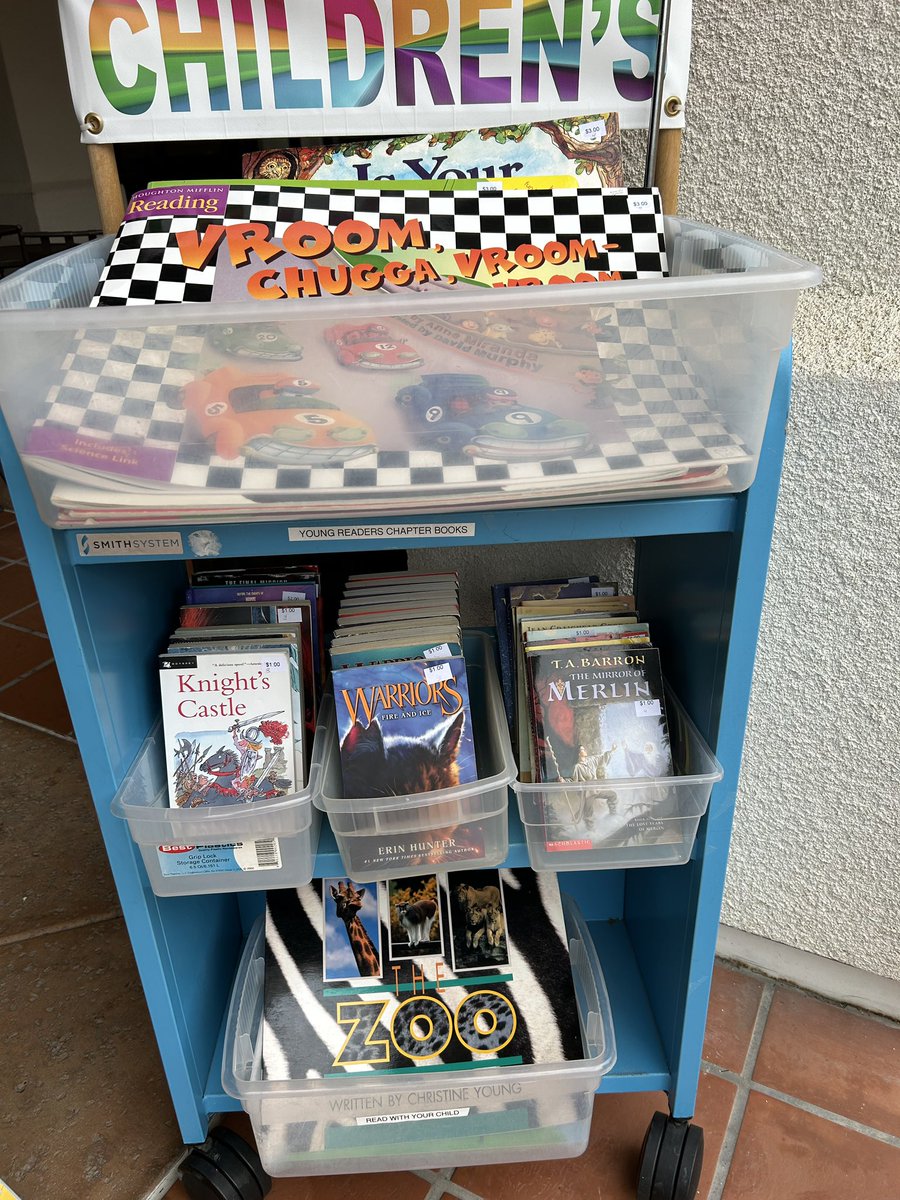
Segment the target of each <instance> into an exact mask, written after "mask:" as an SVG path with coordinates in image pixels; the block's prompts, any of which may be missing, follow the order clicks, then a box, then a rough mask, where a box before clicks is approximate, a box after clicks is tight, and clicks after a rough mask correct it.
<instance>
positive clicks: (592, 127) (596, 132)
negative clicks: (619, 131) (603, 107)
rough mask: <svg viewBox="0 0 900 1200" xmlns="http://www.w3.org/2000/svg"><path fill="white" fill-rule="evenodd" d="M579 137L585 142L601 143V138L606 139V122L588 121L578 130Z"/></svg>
mask: <svg viewBox="0 0 900 1200" xmlns="http://www.w3.org/2000/svg"><path fill="white" fill-rule="evenodd" d="M578 135H579V137H580V138H582V139H583V140H584V141H585V142H599V141H600V139H601V138H604V137H606V122H605V121H588V123H587V124H586V125H582V126H581V128H580V129H579V130H578Z"/></svg>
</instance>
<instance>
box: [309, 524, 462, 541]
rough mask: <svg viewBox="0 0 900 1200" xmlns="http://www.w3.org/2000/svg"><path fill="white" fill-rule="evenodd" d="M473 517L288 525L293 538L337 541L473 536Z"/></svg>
mask: <svg viewBox="0 0 900 1200" xmlns="http://www.w3.org/2000/svg"><path fill="white" fill-rule="evenodd" d="M474 536H475V522H474V521H447V522H435V523H434V524H430V523H429V524H421V523H418V522H411V523H410V524H408V525H390V524H385V525H293V526H291V527H290V528H289V529H288V539H289V540H290V541H292V542H340V541H353V542H355V541H361V540H362V539H364V538H365V539H375V540H376V541H380V540H384V539H385V538H408V539H412V538H473V537H474Z"/></svg>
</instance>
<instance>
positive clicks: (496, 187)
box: [478, 179, 503, 196]
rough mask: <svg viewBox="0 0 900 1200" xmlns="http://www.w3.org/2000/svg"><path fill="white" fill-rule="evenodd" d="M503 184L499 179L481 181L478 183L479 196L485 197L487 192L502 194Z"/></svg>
mask: <svg viewBox="0 0 900 1200" xmlns="http://www.w3.org/2000/svg"><path fill="white" fill-rule="evenodd" d="M502 191H503V184H502V183H501V181H500V180H499V179H480V180H479V181H478V195H479V196H483V195H484V194H485V192H502Z"/></svg>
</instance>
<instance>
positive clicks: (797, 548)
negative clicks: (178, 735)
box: [415, 0, 900, 980]
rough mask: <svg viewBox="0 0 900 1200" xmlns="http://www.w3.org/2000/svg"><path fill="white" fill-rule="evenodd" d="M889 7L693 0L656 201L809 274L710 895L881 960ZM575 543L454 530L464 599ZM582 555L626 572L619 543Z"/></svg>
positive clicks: (796, 939) (892, 796) (896, 330)
mask: <svg viewBox="0 0 900 1200" xmlns="http://www.w3.org/2000/svg"><path fill="white" fill-rule="evenodd" d="M898 11H900V10H898V7H897V6H896V5H895V4H894V3H893V2H891V3H887V2H884V3H881V2H870V3H862V2H861V0H851V3H849V4H843V5H840V6H826V5H822V4H820V3H818V2H817V0H803V2H796V0H795V2H794V3H781V4H777V5H776V4H768V5H765V6H763V7H762V8H761V7H759V6H755V7H754V6H749V5H747V4H746V3H745V2H744V0H694V50H693V60H692V81H691V90H690V95H689V104H688V110H687V131H686V134H685V139H684V154H683V166H682V191H681V204H680V209H681V211H682V212H683V213H684V214H685V215H687V216H690V217H694V218H696V219H699V220H704V221H708V222H709V223H710V224H713V225H719V226H723V227H726V228H731V229H735V230H739V231H741V232H744V233H748V234H750V235H752V236H754V237H757V238H759V239H761V240H763V241H766V242H769V243H771V244H773V245H775V246H778V247H780V248H781V249H784V250H788V251H791V252H793V253H796V254H798V255H801V256H803V257H806V258H809V259H812V260H813V261H815V262H817V263H819V264H820V265H821V266H822V268H823V270H824V272H825V277H826V283H825V285H824V286H823V287H822V288H820V289H819V290H818V291H817V292H815V293H807V294H806V295H805V296H804V297H802V299H801V304H800V310H799V313H798V317H797V321H796V325H795V366H794V395H793V406H792V410H791V417H790V422H789V428H788V445H787V454H786V460H785V472H784V484H783V488H782V493H781V499H780V503H779V507H778V516H777V521H776V529H775V545H774V550H773V555H772V563H771V569H770V573H769V580H768V587H767V592H766V602H765V610H764V615H763V622H762V632H761V637H760V645H759V653H758V659H757V670H756V676H755V683H754V690H753V702H752V707H751V713H750V723H749V731H748V736H747V744H746V750H745V756H744V767H743V771H742V775H741V781H740V792H739V799H738V809H737V817H736V825H735V834H734V842H733V847H732V853H731V861H730V866H729V872H728V883H727V889H726V896H725V907H724V913H723V917H724V920H725V921H726V922H727V923H728V924H730V925H732V926H736V927H737V928H739V929H743V930H747V931H750V932H753V933H758V934H761V935H763V936H765V937H769V938H772V939H774V940H776V941H780V942H784V943H786V944H788V945H790V946H795V947H798V948H800V949H803V950H809V951H812V952H813V953H816V954H820V955H824V956H826V957H830V958H834V959H837V960H839V961H841V962H845V963H850V964H852V965H853V966H857V967H861V968H864V969H866V970H869V971H873V972H875V973H877V974H880V975H884V976H886V977H888V978H893V979H897V980H900V933H898V915H900V869H898V860H900V784H898V780H900V732H898V731H900V637H898V624H900V582H898V550H900V540H898V531H900V505H898V499H897V497H898V490H900V480H898V473H900V387H898V377H900V286H898V264H900V200H898V181H900V153H898V146H900V124H898V114H897V103H896V101H897V97H898V95H900V87H898V75H897V54H896V49H897V45H898V44H900V21H898ZM627 145H628V149H629V151H630V154H631V161H630V166H631V170H630V175H631V177H632V178H633V179H634V181H635V182H637V181H638V179H639V176H640V163H639V162H638V160H637V156H638V155H639V154H640V153H641V147H640V145H639V144H637V143H636V141H635V139H633V138H632V139H629V140H628V142H627ZM614 549H616V550H621V547H616V548H614ZM586 550H587V546H586V544H585V543H581V544H580V548H576V552H575V554H572V553H571V552H570V550H568V549H566V548H565V547H549V548H545V547H519V546H517V547H505V548H503V549H502V551H501V550H498V549H497V548H492V549H490V550H485V551H480V552H476V551H470V552H469V553H468V554H467V555H466V557H465V559H464V564H465V565H464V571H465V575H464V577H465V579H466V580H471V581H472V582H473V584H474V583H476V582H477V584H478V586H479V587H480V588H481V592H480V597H481V599H480V604H479V609H478V610H476V611H475V612H474V613H473V615H480V614H481V612H483V610H484V606H485V605H486V600H485V599H484V597H485V589H486V586H487V583H488V581H489V580H490V579H497V578H501V577H503V578H514V577H515V576H516V575H520V574H522V573H524V574H526V575H527V574H529V573H530V572H531V571H532V570H534V569H535V568H536V569H537V575H536V576H535V577H538V576H539V575H540V574H541V572H543V571H546V572H547V574H552V573H556V571H557V569H561V570H562V571H566V570H569V569H572V570H574V571H577V572H578V573H579V574H580V573H582V572H583V571H586V570H589V569H593V563H592V562H591V563H589V562H586V561H585V559H584V558H583V557H582V555H583V554H584V553H585V552H586ZM415 559H416V561H417V562H423V561H426V560H427V561H430V562H433V563H445V562H446V561H447V558H446V551H444V552H443V553H440V552H429V553H428V554H427V555H426V554H424V553H417V554H416V556H415ZM606 561H607V562H609V563H610V564H611V566H610V569H611V570H612V571H613V572H615V570H616V569H618V570H619V571H620V573H621V575H622V578H623V581H625V580H627V578H628V575H627V571H628V564H629V560H628V557H627V554H622V553H620V554H619V555H618V557H617V555H616V554H613V555H612V557H611V558H610V559H608V560H606ZM476 603H478V602H476Z"/></svg>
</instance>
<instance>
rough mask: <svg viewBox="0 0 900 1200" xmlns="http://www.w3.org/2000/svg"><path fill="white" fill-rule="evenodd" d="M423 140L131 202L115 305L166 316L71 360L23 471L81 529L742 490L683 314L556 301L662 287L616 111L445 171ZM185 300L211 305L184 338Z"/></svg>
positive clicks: (291, 158)
mask: <svg viewBox="0 0 900 1200" xmlns="http://www.w3.org/2000/svg"><path fill="white" fill-rule="evenodd" d="M507 135H509V136H507ZM510 139H512V141H513V142H514V144H515V146H516V150H515V161H514V162H512V163H508V162H507V161H506V159H507V158H508V148H506V147H508V144H509V142H510ZM422 140H423V139H383V140H382V141H381V142H379V143H375V144H372V145H368V146H354V147H343V148H332V151H330V152H328V153H320V150H321V148H314V147H309V148H307V149H308V150H309V153H306V154H304V148H303V147H295V148H291V149H290V150H288V151H285V152H283V154H282V155H281V157H282V158H283V159H284V162H285V163H288V164H289V165H290V164H293V167H290V169H289V168H287V167H286V168H285V169H284V171H282V172H281V174H279V176H278V179H277V180H275V181H273V179H272V174H273V172H274V164H275V163H276V161H280V160H279V159H278V155H277V154H276V155H275V156H274V157H273V156H272V154H268V156H263V157H262V158H258V159H257V160H256V161H255V162H253V163H249V164H248V169H251V170H256V171H258V172H259V173H261V174H262V175H263V176H264V178H262V179H260V178H253V179H240V180H232V181H224V182H223V181H210V182H205V181H191V182H185V181H176V182H174V183H159V184H155V185H152V186H151V187H150V188H148V189H147V190H145V191H144V192H141V193H138V194H137V195H136V196H134V197H133V198H132V200H131V202H130V204H129V206H128V210H127V213H126V220H125V222H124V223H123V225H122V228H121V230H120V232H119V234H118V236H117V237H116V239H115V241H114V243H113V246H112V249H111V251H110V255H109V259H108V262H107V264H106V266H105V268H104V270H103V272H102V275H101V278H100V281H99V284H98V288H97V293H96V295H95V298H94V301H93V304H94V306H95V307H97V308H98V309H99V310H103V309H105V308H107V307H113V308H117V307H119V306H123V305H156V306H168V307H165V308H161V309H160V310H159V311H160V316H159V319H158V320H157V319H156V318H155V317H154V319H153V321H152V323H147V324H135V323H128V324H127V325H126V326H125V327H124V328H122V327H121V322H118V321H114V320H112V319H111V320H110V321H109V323H108V325H107V324H97V323H91V325H90V326H89V327H87V328H85V329H84V330H83V331H82V332H81V333H80V334H79V335H78V337H77V340H76V342H75V344H74V345H73V346H72V348H71V352H70V353H69V354H67V355H66V357H65V359H64V360H63V362H62V364H61V367H60V370H59V372H58V375H57V377H56V380H55V382H54V384H53V386H52V387H51V388H50V390H49V393H48V397H47V403H46V405H45V407H44V410H43V411H42V412H41V413H39V414H38V416H37V419H36V420H35V422H34V426H33V428H32V429H31V431H30V434H29V436H28V438H27V441H26V445H25V447H24V457H25V459H26V461H27V462H28V463H29V465H30V466H31V467H33V468H34V469H36V470H39V471H40V472H42V473H43V474H45V475H47V476H49V477H50V480H51V486H52V489H53V491H52V500H53V504H54V506H55V507H56V509H57V510H58V512H59V520H60V523H61V524H62V525H78V526H85V525H90V524H92V523H96V524H109V523H113V522H114V523H116V524H118V525H135V526H137V525H142V524H148V523H158V522H159V521H167V520H168V521H172V520H178V519H183V520H194V519H212V520H223V521H224V520H237V519H253V518H258V519H268V518H272V517H278V516H282V515H288V514H293V513H294V512H296V509H297V505H298V503H302V504H303V506H304V512H305V514H306V515H308V516H309V517H327V516H331V515H337V516H341V515H347V514H351V513H352V514H353V515H363V514H365V513H366V512H378V513H381V514H403V513H412V512H422V511H429V512H441V511H452V510H454V509H458V508H460V507H461V506H464V507H467V508H469V509H472V508H492V507H513V506H522V505H527V504H544V503H548V502H552V501H556V502H559V503H564V502H566V501H568V500H572V499H577V498H579V497H589V498H591V499H595V498H597V497H598V496H603V497H604V498H607V497H609V498H611V497H614V496H616V495H619V494H634V492H635V491H636V490H638V491H641V492H644V491H648V492H649V493H650V494H652V493H653V492H654V491H659V490H660V489H670V488H673V487H674V488H677V490H678V491H679V492H684V491H703V490H712V489H717V490H721V489H722V488H723V487H725V486H726V475H727V471H728V468H729V466H730V465H732V464H735V463H738V462H744V461H746V460H747V458H748V453H747V449H746V446H745V445H744V443H743V441H742V440H741V438H740V437H739V436H737V435H736V434H735V433H733V432H732V431H730V430H729V428H728V427H727V423H726V422H725V421H724V420H723V419H722V417H721V415H720V414H719V413H718V412H717V411H716V408H715V403H714V401H713V399H712V398H711V396H710V395H709V394H708V393H707V391H705V390H704V386H703V383H702V381H701V379H700V378H699V377H698V375H697V373H696V370H695V367H694V365H693V364H694V362H695V360H697V354H696V353H694V352H688V351H686V350H685V349H683V348H682V347H681V345H680V339H681V335H680V332H679V330H678V329H677V328H676V327H675V325H674V323H673V322H674V319H675V318H674V315H673V310H672V309H671V308H670V306H669V305H667V304H666V303H665V302H664V301H646V302H638V301H635V302H630V303H627V304H610V305H608V306H605V305H602V304H598V303H597V301H596V296H595V295H594V294H593V293H592V299H591V302H590V303H588V302H586V301H583V300H581V301H578V300H576V301H575V302H574V303H571V302H566V296H567V292H566V289H565V288H562V289H561V288H560V286H549V285H561V284H572V283H576V284H577V283H582V282H584V283H588V282H593V283H599V282H603V281H607V280H613V279H622V280H628V279H634V280H637V279H652V278H660V277H661V276H663V275H665V274H666V272H667V256H666V247H665V237H664V226H663V216H662V212H661V206H660V200H659V196H658V194H657V193H656V192H655V191H653V190H652V189H650V190H648V189H643V188H631V189H629V188H625V187H622V186H620V185H621V174H622V173H621V158H620V157H619V147H618V130H617V125H616V124H615V122H614V121H613V120H612V119H611V117H610V114H605V115H601V116H600V117H584V118H580V119H569V120H567V121H560V122H542V123H541V124H540V126H534V127H522V128H521V129H517V130H516V131H515V134H514V135H513V134H512V133H510V131H500V130H497V131H487V130H481V131H479V132H478V134H477V135H473V134H472V133H471V132H469V133H467V132H466V131H459V132H457V133H454V134H452V135H450V134H447V135H435V136H434V139H432V140H433V142H434V144H433V146H432V148H431V155H432V159H433V160H434V161H432V160H431V159H428V160H427V161H426V157H425V156H424V155H425V150H426V148H425V147H423V146H421V145H413V144H412V143H414V142H415V143H420V142H421V141H422ZM476 146H477V147H478V153H477V155H476ZM354 152H355V153H354ZM473 156H475V158H473ZM300 164H304V165H303V166H301V165H300ZM282 165H283V164H282ZM376 167H377V170H376ZM354 168H360V170H355V171H354ZM362 168H365V169H364V170H362ZM438 168H440V169H438ZM507 168H508V169H507ZM285 175H287V176H290V177H289V178H285V177H284V176H285ZM311 175H314V176H315V178H311V177H310V176H311ZM486 175H487V176H491V178H484V177H483V176H486ZM298 176H299V177H298ZM386 176H389V177H386ZM524 285H530V286H524ZM511 289H512V293H511ZM545 295H546V296H547V297H548V298H547V301H546V303H543V302H539V303H535V300H536V298H537V297H540V298H541V300H542V298H543V296H545ZM575 295H576V293H571V296H572V297H574V296H575ZM445 300H446V304H445V303H444V301H445ZM261 301H266V303H265V305H264V306H263V308H262V309H260V308H259V303H260V302H261ZM207 302H211V303H207ZM184 303H188V304H191V305H193V304H197V303H203V304H206V309H207V311H208V314H209V315H208V316H207V315H205V314H204V315H203V316H202V317H201V316H198V315H197V312H196V311H195V310H192V311H191V316H190V321H185V320H183V319H182V320H181V321H179V320H178V319H177V317H175V316H174V315H172V313H173V310H172V309H171V306H172V305H175V306H176V308H175V310H174V311H175V312H177V306H178V305H180V304H184ZM242 309H243V310H244V312H241V310H242ZM163 313H166V314H167V315H166V316H163V315H162V314H163ZM226 314H227V315H226ZM689 336H690V339H691V344H692V345H695V346H696V345H702V355H703V358H704V361H705V360H706V359H708V358H710V356H712V357H715V356H716V354H717V353H719V352H720V350H721V353H722V354H725V353H727V344H724V343H723V345H722V346H721V347H720V348H719V349H717V347H718V345H719V341H720V340H721V339H720V338H719V336H718V334H717V331H716V330H713V329H711V330H709V331H701V330H697V329H694V328H692V329H691V330H690V331H689ZM359 385H362V386H359Z"/></svg>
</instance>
